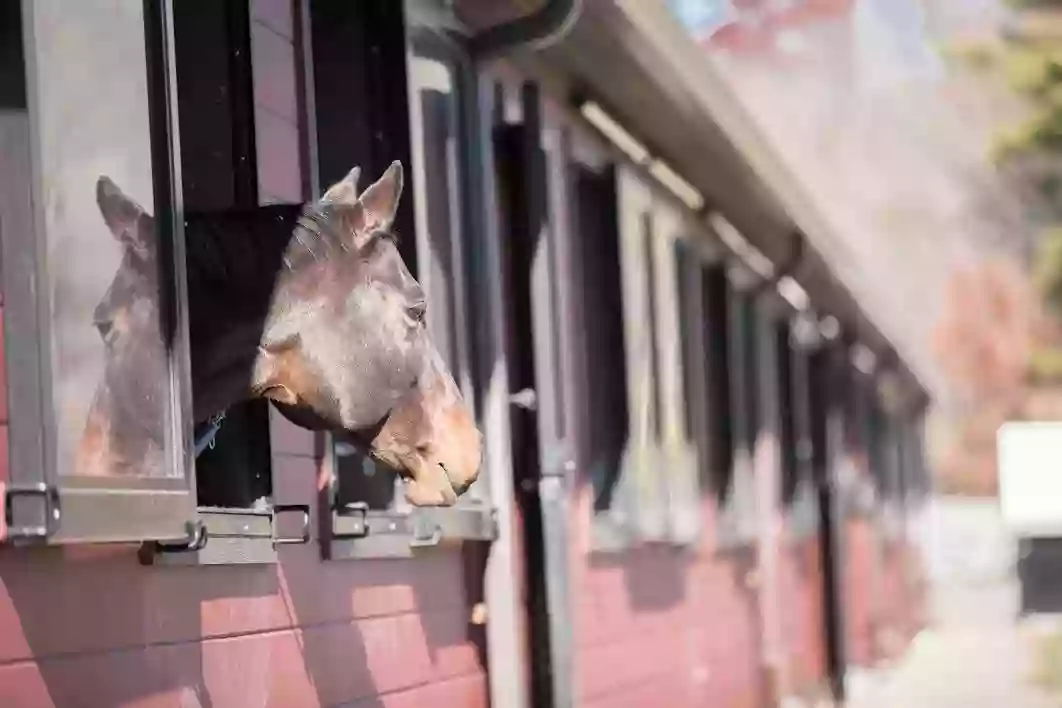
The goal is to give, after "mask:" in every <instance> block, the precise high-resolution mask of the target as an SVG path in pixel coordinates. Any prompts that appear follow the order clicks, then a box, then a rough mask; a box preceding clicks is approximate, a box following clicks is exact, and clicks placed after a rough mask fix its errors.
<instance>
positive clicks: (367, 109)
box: [0, 0, 928, 708]
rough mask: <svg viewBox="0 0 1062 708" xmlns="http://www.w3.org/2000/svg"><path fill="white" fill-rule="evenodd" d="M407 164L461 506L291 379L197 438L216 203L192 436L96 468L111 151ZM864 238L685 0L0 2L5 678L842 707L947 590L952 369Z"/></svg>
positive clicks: (258, 186) (265, 696)
mask: <svg viewBox="0 0 1062 708" xmlns="http://www.w3.org/2000/svg"><path fill="white" fill-rule="evenodd" d="M396 159H397V160H401V161H402V162H403V164H405V165H406V166H407V174H408V175H409V177H408V187H407V192H406V195H405V196H404V197H403V203H402V207H401V209H400V211H399V215H398V220H397V226H398V228H397V231H398V232H399V235H400V241H399V243H400V250H401V251H402V255H403V258H404V259H405V261H406V263H407V264H408V265H409V267H410V269H411V270H412V271H413V272H414V273H415V274H416V276H417V278H418V279H419V280H420V282H421V284H422V285H423V286H424V288H425V290H426V291H427V293H428V297H429V310H428V322H429V327H430V328H431V331H432V334H433V337H434V338H435V340H436V341H437V342H438V343H439V346H440V349H441V350H442V352H443V355H444V357H445V358H446V360H447V363H448V364H449V365H450V367H451V370H452V371H453V372H454V374H455V379H456V380H457V381H458V383H459V384H460V386H461V388H462V390H463V392H464V394H465V396H466V398H467V400H468V401H470V402H471V405H472V406H473V407H474V409H475V414H476V419H477V421H478V424H479V426H480V429H481V430H482V432H483V434H484V440H485V445H486V455H485V462H484V467H483V472H482V474H481V477H480V479H479V481H477V482H476V484H475V485H474V486H473V487H472V488H471V489H470V490H469V491H468V493H466V494H465V495H464V496H463V497H461V499H460V501H459V503H458V504H457V505H456V506H454V507H451V508H430V509H429V508H411V507H409V506H408V505H407V504H406V503H405V502H404V501H403V500H402V498H401V495H400V494H396V491H395V490H396V484H397V481H396V480H395V478H394V476H393V475H391V474H390V473H388V472H386V471H384V470H383V469H380V468H377V467H376V466H374V465H373V464H372V463H371V462H370V461H368V460H365V459H363V458H361V457H359V456H358V455H357V454H356V453H355V452H354V451H353V450H352V449H350V448H347V447H345V446H342V445H337V444H334V443H333V441H332V440H331V439H330V438H329V437H328V436H326V435H323V434H320V433H312V432H310V431H307V430H303V429H301V428H297V427H295V426H294V425H292V424H291V423H289V422H287V421H286V419H284V418H283V417H281V416H279V415H278V414H277V412H276V411H275V410H272V409H271V408H270V407H269V404H268V403H266V402H264V401H253V402H250V403H247V404H244V405H241V406H239V407H237V408H234V409H230V410H229V411H228V412H227V417H226V421H225V424H224V425H223V426H222V427H221V428H220V429H219V431H218V433H217V437H216V438H215V439H214V441H213V444H212V445H211V446H210V447H209V449H207V450H206V451H205V452H204V453H203V454H202V455H200V456H199V457H197V458H193V456H192V453H191V452H190V451H191V449H192V446H193V442H194V441H193V437H194V433H193V430H195V428H194V427H193V426H194V424H195V423H202V421H193V420H191V413H190V410H191V408H190V406H189V403H188V402H189V400H191V399H194V398H195V396H196V395H199V394H197V392H196V391H195V390H190V389H191V388H192V386H191V384H190V383H189V377H188V374H187V371H188V366H189V363H188V354H187V343H186V341H184V336H183V335H182V316H183V315H182V312H184V310H185V308H184V302H185V300H184V299H185V298H186V297H187V294H186V293H184V292H183V289H182V287H183V286H182V283H183V282H184V281H183V278H182V277H181V272H182V271H181V269H182V261H181V243H182V242H181V239H182V236H181V220H180V218H175V219H173V220H171V221H172V224H171V227H170V228H169V229H168V230H164V232H161V233H162V235H163V240H162V243H164V244H165V245H166V249H165V250H166V252H167V253H168V254H169V256H170V257H169V260H165V263H166V264H167V266H166V267H164V268H163V269H162V270H161V271H160V272H162V273H163V276H162V277H160V278H159V279H158V281H157V283H156V284H155V286H154V287H157V288H158V289H159V292H161V293H164V294H165V298H164V300H165V301H166V302H169V303H171V305H172V307H168V308H164V309H163V310H160V312H158V313H154V314H153V315H152V316H155V317H159V318H160V320H159V321H160V324H159V332H160V335H159V336H160V338H161V340H162V341H164V343H165V352H166V356H165V357H164V359H162V360H160V361H161V362H162V363H161V364H160V366H159V368H158V369H157V371H158V376H160V377H162V381H163V383H162V384H160V386H159V390H160V391H161V392H162V393H160V395H159V396H158V399H157V400H152V401H151V402H150V403H151V405H153V406H157V407H158V410H159V411H160V413H159V415H160V416H162V418H163V419H164V420H165V421H167V423H166V426H167V427H166V457H165V461H164V464H160V465H159V467H158V468H157V469H155V470H154V471H153V472H151V473H149V472H148V471H147V470H143V471H140V472H139V473H134V474H127V475H123V476H114V477H109V478H102V479H101V478H94V479H84V478H80V477H79V476H78V475H77V474H76V473H75V468H74V467H73V465H72V464H71V459H72V455H73V454H74V449H75V448H76V446H77V444H78V442H77V440H78V436H79V435H80V434H81V431H82V430H83V429H84V427H85V418H86V416H87V415H88V411H89V409H90V407H91V405H92V398H93V395H94V392H95V390H96V387H97V382H98V381H99V380H100V378H101V376H103V375H104V371H105V369H106V367H107V366H108V365H110V364H109V362H108V360H107V350H106V347H105V346H104V345H103V343H102V342H101V332H100V331H98V330H99V328H98V327H97V326H94V322H93V312H94V310H95V308H96V307H97V304H98V303H99V302H100V299H101V297H103V295H104V293H105V292H107V289H108V288H109V287H110V286H111V284H112V280H113V279H114V275H115V272H116V269H117V268H118V267H119V264H120V261H121V258H122V255H121V250H120V247H119V246H118V245H117V244H116V243H115V241H114V239H112V238H111V236H110V234H109V233H108V232H107V229H106V225H105V224H104V223H103V221H102V219H101V218H100V214H99V211H98V209H97V206H96V202H95V191H94V190H95V184H96V179H97V177H98V176H99V175H101V174H102V175H107V176H109V177H111V178H112V179H113V180H114V182H115V183H117V184H118V185H120V186H121V188H122V189H123V190H125V191H126V192H127V193H129V194H130V195H131V196H133V197H134V198H135V199H136V200H137V201H138V202H139V203H141V204H143V205H145V207H146V208H147V209H148V211H153V212H154V213H156V214H176V215H178V216H179V215H180V213H181V211H182V210H189V211H200V212H202V211H221V212H224V211H226V210H237V209H242V210H247V209H251V210H253V209H256V208H259V207H263V206H266V205H270V204H277V203H282V204H283V203H287V204H296V203H301V202H303V201H306V200H309V199H312V198H314V197H316V196H318V195H319V194H320V192H321V188H322V185H326V186H327V185H328V184H332V183H333V182H335V181H337V180H338V179H340V178H341V177H343V176H344V175H345V174H346V173H347V172H348V171H349V170H350V169H351V168H352V167H353V166H355V165H359V166H361V168H362V173H363V174H364V175H366V176H367V177H366V179H375V177H376V176H377V175H379V174H381V173H382V172H383V170H384V168H385V167H386V166H387V165H388V164H390V163H391V161H393V160H396ZM830 238H835V236H834V235H832V234H831V233H830V232H829V229H828V226H827V225H826V224H824V223H823V222H822V221H821V219H819V218H818V217H817V215H816V213H815V210H814V207H813V205H812V204H811V203H809V202H808V201H807V200H805V199H804V198H803V196H802V194H801V192H800V190H799V186H798V185H797V184H796V182H795V181H794V180H793V179H792V177H791V176H790V175H789V174H788V173H786V172H785V171H784V170H783V169H782V168H781V167H780V165H779V164H778V163H777V161H776V160H775V159H774V158H773V156H772V154H771V153H770V150H769V148H768V147H767V145H766V144H765V143H764V142H763V141H762V140H761V139H760V138H759V136H758V135H757V134H756V132H755V129H754V128H753V126H752V124H751V123H750V122H749V120H748V118H747V117H746V116H744V115H743V114H742V112H741V110H740V108H739V106H738V105H737V104H736V103H735V102H734V101H733V100H732V98H731V97H730V96H729V95H728V94H727V92H726V91H725V90H724V89H723V87H722V86H721V85H720V84H719V83H718V81H717V79H716V78H714V75H713V74H712V72H711V68H710V66H708V65H707V64H706V63H705V60H704V59H703V56H702V55H701V54H700V53H699V52H698V50H697V48H696V47H695V46H694V45H693V43H692V40H690V39H689V38H688V37H687V36H686V35H685V34H684V33H683V32H682V29H681V28H680V26H679V25H678V23H677V22H676V21H675V20H674V19H673V18H672V17H671V16H670V15H669V14H668V12H667V10H666V8H665V7H664V3H662V2H655V0H653V1H650V0H617V1H615V2H612V1H602V2H586V3H580V2H576V1H572V0H567V1H562V0H538V1H537V2H521V3H517V2H497V1H494V2H486V1H479V0H450V1H447V0H405V1H404V2H397V1H395V2H392V1H391V0H380V1H378V2H346V3H340V2H333V3H328V2H323V0H322V1H320V2H317V1H311V0H224V1H217V2H212V3H198V4H196V3H187V2H183V3H180V2H173V0H169V1H167V0H158V1H156V0H145V2H143V3H136V2H123V3H114V2H105V1H104V0H85V1H84V2H78V3H58V2H33V1H32V0H22V1H20V0H0V256H2V278H3V280H2V292H3V307H2V317H3V334H4V347H3V352H4V357H5V359H4V365H3V367H0V370H2V371H3V374H4V390H5V392H6V396H4V397H2V398H0V401H2V402H3V405H4V407H3V409H2V410H0V416H2V417H0V420H2V427H0V431H2V436H0V442H2V443H3V445H2V447H3V450H2V452H0V461H2V463H3V466H2V467H0V485H2V486H0V489H2V490H3V496H4V514H3V518H2V519H0V538H3V539H4V541H5V543H4V547H3V548H0V705H3V706H6V707H10V708H22V707H23V706H25V707H33V708H36V707H37V706H100V707H104V706H106V707H111V706H142V707H147V706H159V707H161V706H167V707H168V706H214V707H215V708H221V707H223V706H232V707H237V706H239V707H243V706H251V705H263V706H265V705H268V706H278V707H279V706H283V707H292V706H357V707H359V708H368V707H369V706H373V707H387V708H400V707H401V708H404V707H406V706H424V705H438V706H455V707H456V706H462V707H468V708H476V707H482V706H487V705H492V706H495V708H520V707H521V706H535V707H536V708H537V707H539V706H542V707H546V706H556V707H558V708H560V707H563V706H584V707H587V708H589V707H604V706H640V707H653V706H668V707H669V708H671V707H674V708H678V707H679V706H709V705H710V706H732V707H734V708H737V707H738V706H741V707H752V706H756V707H760V706H774V705H780V704H781V702H782V701H783V700H786V699H792V700H803V701H806V702H807V703H806V704H807V705H811V704H812V703H813V702H814V701H818V700H820V699H822V698H832V699H834V700H836V701H838V702H842V701H843V699H844V684H845V681H844V678H845V675H846V672H847V671H848V670H849V669H850V668H851V667H853V666H871V665H874V664H875V663H877V662H879V661H881V660H883V659H887V658H889V657H891V656H895V655H896V654H897V653H899V652H901V651H902V650H903V648H904V646H905V643H906V641H907V640H908V639H909V638H910V637H911V636H913V634H914V633H915V632H916V631H917V630H918V629H919V628H920V626H921V623H922V621H923V620H922V616H921V613H920V607H921V602H922V599H923V590H922V585H921V577H922V575H921V566H920V563H919V559H918V556H917V552H916V549H915V548H914V546H913V545H912V543H911V542H910V540H909V537H908V534H907V530H906V528H907V522H908V520H909V519H910V515H911V513H912V511H913V510H914V509H916V508H917V506H918V504H919V503H920V500H921V499H922V498H923V497H924V495H925V493H926V491H927V489H928V481H927V480H928V472H927V469H926V463H925V454H924V445H923V422H924V414H925V409H926V406H927V404H928V399H927V397H926V394H925V392H924V390H923V388H922V387H921V386H920V385H919V383H918V381H917V379H916V378H915V377H914V376H913V375H912V374H911V372H910V371H909V370H908V369H907V368H906V367H905V365H904V362H903V360H902V358H901V357H899V356H898V355H897V353H896V352H895V350H894V349H893V348H892V347H891V346H890V344H889V342H888V340H887V339H886V337H884V336H883V335H882V334H881V333H880V332H879V331H878V330H877V329H876V328H875V326H874V324H873V322H871V320H870V319H869V318H868V317H867V316H866V315H865V313H864V312H863V311H862V309H861V308H860V306H859V303H857V302H856V301H855V300H854V299H853V298H852V296H851V295H850V294H849V292H848V291H847V290H846V289H845V288H844V287H843V285H842V284H840V283H839V282H837V280H836V279H835V278H834V277H833V276H832V275H831V273H830V270H829V268H828V267H827V265H826V261H825V259H823V258H822V257H821V255H820V252H819V251H818V250H817V249H816V244H817V243H822V242H824V240H829V239H830ZM129 316H130V317H132V316H143V313H136V312H133V313H130V314H129ZM104 335H105V337H104V338H106V335H107V333H104ZM160 351H162V350H161V349H160ZM199 393H201V392H199ZM137 434H138V432H137V429H135V428H134V427H131V428H130V431H129V435H131V436H135V435H137Z"/></svg>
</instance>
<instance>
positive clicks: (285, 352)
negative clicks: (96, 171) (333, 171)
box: [82, 162, 482, 506]
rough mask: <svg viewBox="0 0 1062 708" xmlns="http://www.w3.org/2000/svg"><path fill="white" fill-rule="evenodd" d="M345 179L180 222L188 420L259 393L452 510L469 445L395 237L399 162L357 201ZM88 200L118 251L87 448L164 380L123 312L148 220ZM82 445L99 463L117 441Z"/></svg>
mask: <svg viewBox="0 0 1062 708" xmlns="http://www.w3.org/2000/svg"><path fill="white" fill-rule="evenodd" d="M357 179H358V170H357V169H354V170H353V171H352V172H351V173H350V174H349V175H347V177H345V178H344V179H343V180H341V181H340V182H338V183H336V184H335V185H333V186H332V187H331V188H330V189H329V190H328V191H327V192H326V194H325V195H324V197H322V198H321V200H319V201H318V202H317V203H315V204H311V205H307V206H306V207H305V208H297V209H293V208H291V207H280V208H274V209H270V208H265V209H260V210H254V213H253V214H250V215H248V214H243V215H238V216H234V215H232V214H229V215H189V216H188V217H187V219H186V226H185V232H186V241H187V246H188V253H189V257H188V263H187V273H188V290H189V322H190V325H189V329H190V340H191V361H192V383H193V391H194V392H195V393H194V398H195V400H194V409H195V419H196V421H202V420H205V419H206V418H208V417H209V416H211V415H213V414H214V413H216V412H218V411H220V410H224V409H225V408H226V407H228V406H230V405H232V404H233V403H236V402H238V401H240V400H243V399H246V398H250V397H265V398H268V399H270V400H271V401H273V403H274V404H275V405H276V406H277V407H278V408H279V409H280V411H281V412H282V413H283V414H284V415H285V416H286V417H287V418H289V419H290V420H292V421H293V422H294V423H296V424H298V425H301V426H303V427H306V428H310V429H318V430H321V429H323V430H330V431H333V432H336V433H337V434H339V435H340V436H341V437H343V438H344V439H348V440H350V441H351V442H353V443H355V444H358V445H360V446H362V447H363V448H364V449H366V450H367V451H368V452H369V454H371V455H372V456H373V457H375V458H377V459H379V460H380V461H382V462H384V463H385V464H387V465H388V466H390V467H393V468H394V469H395V470H396V471H397V472H398V473H399V474H400V475H402V477H403V478H404V479H405V481H406V496H407V498H408V499H409V500H410V502H411V503H413V504H415V505H418V506H436V505H450V504H453V503H454V502H455V501H456V499H457V497H458V496H459V495H460V494H461V493H462V492H464V491H465V490H466V489H467V488H468V487H469V486H470V485H471V484H472V482H474V481H475V479H476V477H477V476H478V473H479V466H480V459H481V447H482V440H481V435H480V433H479V431H478V430H477V429H476V426H475V423H474V421H473V419H472V416H471V414H470V412H469V410H468V408H467V407H466V405H465V403H464V401H463V399H462V397H461V394H460V392H459V390H458V388H457V386H456V384H455V383H454V380H453V377H452V376H451V374H450V372H449V370H448V368H447V367H446V365H445V364H444V363H443V361H442V358H441V357H440V355H439V353H438V351H437V350H436V348H435V346H434V344H433V343H432V341H431V338H430V337H429V335H428V331H427V327H426V324H425V315H426V308H427V303H426V302H425V295H424V291H423V290H422V289H421V287H420V285H419V284H418V283H417V281H416V279H414V278H413V276H412V275H411V274H410V272H409V270H408V269H407V268H406V265H405V263H404V262H403V260H402V257H401V255H400V254H399V252H398V248H397V246H396V244H395V237H394V236H393V235H392V233H391V225H392V222H393V220H394V216H395V212H396V210H397V208H398V201H399V198H400V196H401V193H402V184H403V180H402V167H401V164H400V163H398V162H395V163H393V164H392V165H391V166H390V167H389V168H388V169H387V171H386V172H385V173H384V174H383V176H382V177H381V178H380V179H379V180H378V181H377V182H376V183H375V184H373V185H371V186H370V187H369V188H368V189H366V190H365V191H364V192H363V193H361V194H359V193H358V191H357ZM97 196H98V198H99V205H100V211H101V212H102V214H103V217H104V220H105V221H106V222H107V224H108V226H109V227H110V228H111V231H112V233H113V234H114V235H115V237H116V238H118V239H119V241H120V242H121V243H122V244H123V246H124V251H125V257H124V259H123V261H122V267H121V268H120V269H119V272H118V274H117V275H116V277H115V280H114V283H113V284H112V286H111V289H110V290H109V291H108V294H107V296H106V297H105V298H104V300H103V302H101V303H100V306H99V307H98V308H97V316H96V320H97V327H99V328H100V331H101V333H103V334H104V338H105V341H106V342H107V343H108V344H107V346H108V369H107V373H106V375H105V381H104V382H103V384H101V390H100V391H99V392H98V393H97V399H96V403H95V404H94V406H93V410H92V412H91V413H90V418H89V430H88V431H86V438H87V439H88V438H91V437H93V436H94V437H95V439H98V438H99V437H100V436H101V435H103V436H104V437H105V438H106V435H107V431H109V430H117V429H119V428H116V426H114V425H113V424H112V419H113V418H114V417H115V416H117V415H135V407H136V406H135V405H133V404H131V403H128V402H129V401H132V400H133V399H142V398H143V395H142V394H143V393H145V392H147V391H150V392H153V394H152V395H158V391H160V390H161V386H162V382H163V381H164V376H163V371H158V372H155V371H154V368H159V367H154V368H153V367H143V366H139V363H138V360H137V359H136V357H135V356H134V354H133V353H134V351H136V350H135V347H136V346H137V340H138V339H140V338H141V337H142V336H152V334H153V336H154V338H155V340H156V341H161V340H160V339H159V337H158V334H157V332H158V325H157V324H155V322H157V319H156V320H152V319H151V318H150V317H146V316H145V317H144V318H142V319H143V321H141V319H137V318H130V317H129V313H132V312H137V311H140V310H144V311H146V307H145V306H144V305H142V304H141V305H139V310H138V309H137V308H138V305H137V303H142V302H143V301H150V300H151V298H152V292H151V288H150V287H145V286H144V284H143V282H141V281H148V280H150V279H146V278H143V277H138V276H137V273H140V272H142V271H144V270H145V269H151V268H155V269H156V270H157V266H155V265H154V263H153V261H154V248H153V243H152V239H153V236H154V224H153V222H152V219H151V217H149V216H147V215H146V214H145V213H144V211H143V210H142V209H141V208H140V207H139V206H138V205H136V204H135V203H134V202H133V201H132V200H130V199H129V198H128V197H126V196H125V195H124V194H122V193H121V192H120V190H118V188H117V187H115V186H114V185H113V183H111V182H110V181H109V180H107V179H106V178H101V180H100V183H99V185H98V189H97ZM241 234H242V235H241ZM245 237H246V238H245ZM233 244H236V245H235V246H234V245H233ZM241 248H242V249H243V250H239V249H241ZM233 249H237V251H236V252H235V253H233ZM226 253H228V254H229V255H226ZM218 263H221V264H222V265H221V266H218ZM219 267H220V268H221V270H219ZM131 273H132V274H131ZM221 274H223V275H224V276H225V277H222V275H221ZM236 275H239V276H240V277H235V276H236ZM128 283H132V285H128ZM155 291H157V288H155ZM156 300H157V298H156ZM156 310H157V308H152V309H151V311H152V312H155V311H156ZM152 326H154V327H155V330H154V333H152V331H151V327H152ZM112 361H113V362H123V361H124V362H125V365H133V366H138V367H139V368H140V369H141V370H143V369H145V368H147V369H150V370H151V371H152V375H151V376H142V377H139V378H140V379H152V380H151V381H148V380H139V381H137V380H135V379H137V378H138V377H132V378H133V379H134V380H133V381H132V382H129V381H128V378H129V377H128V376H127V377H126V378H125V379H123V378H122V371H121V369H122V368H124V366H123V365H119V366H116V367H112V366H111V365H110V362H112ZM159 361H164V359H162V358H159ZM156 374H157V376H156ZM130 387H132V388H133V389H139V391H136V390H130ZM118 391H124V393H119V392H118ZM122 411H126V412H125V413H122ZM159 427H160V428H161V426H159ZM90 433H91V434H92V435H90ZM148 437H151V436H148ZM154 437H158V436H154ZM90 443H91V444H89V445H88V447H89V448H91V449H92V450H94V451H95V452H94V453H93V454H95V456H96V457H97V458H99V456H100V454H101V453H100V452H99V450H100V449H104V448H106V449H111V448H113V449H116V450H117V449H118V448H119V447H120V446H119V445H116V444H114V441H111V443H110V444H108V445H102V446H101V445H99V444H98V442H96V441H95V440H90ZM82 447H83V450H84V449H86V446H85V445H83V446H82ZM134 452H136V451H134Z"/></svg>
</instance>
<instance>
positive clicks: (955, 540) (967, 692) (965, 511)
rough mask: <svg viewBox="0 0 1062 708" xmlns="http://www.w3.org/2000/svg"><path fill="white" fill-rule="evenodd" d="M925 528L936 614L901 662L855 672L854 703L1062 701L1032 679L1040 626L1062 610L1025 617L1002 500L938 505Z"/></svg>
mask: <svg viewBox="0 0 1062 708" xmlns="http://www.w3.org/2000/svg"><path fill="white" fill-rule="evenodd" d="M932 517H933V518H931V519H928V520H927V524H925V526H924V528H923V532H924V533H925V535H926V540H927V556H928V560H929V563H930V565H931V566H932V568H931V576H932V577H933V583H934V586H933V587H934V592H933V624H932V626H931V627H930V628H929V629H927V630H925V631H924V632H923V633H922V634H921V635H919V636H918V638H917V639H916V640H915V642H914V643H913V644H912V646H911V647H910V648H909V649H908V651H907V653H906V654H905V656H904V657H903V658H902V659H901V660H900V661H899V662H898V663H897V664H896V665H895V666H893V667H890V668H888V669H885V670H880V671H874V672H870V673H867V674H859V675H855V676H852V681H851V683H850V688H849V695H850V701H849V705H850V706H851V708H1060V707H1062V696H1055V697H1052V696H1049V695H1048V694H1046V693H1045V692H1043V691H1042V690H1041V689H1040V688H1039V687H1038V686H1037V685H1036V683H1035V681H1034V680H1033V673H1034V670H1035V666H1036V655H1037V646H1038V636H1039V635H1042V634H1043V633H1045V632H1059V631H1062V619H1060V618H1057V617H1038V618H1035V619H1029V620H1020V619H1018V613H1017V607H1018V592H1017V591H1018V587H1017V583H1016V581H1015V579H1014V577H1013V551H1012V548H1013V544H1012V542H1011V541H1010V540H1009V539H1007V538H1006V537H1005V535H1004V534H1001V533H1000V532H999V529H998V524H997V522H996V520H995V510H994V507H993V506H988V507H984V508H981V509H974V508H970V507H961V506H960V507H949V508H944V509H941V508H939V507H938V508H937V509H936V510H935V513H934V514H933V515H932Z"/></svg>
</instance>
